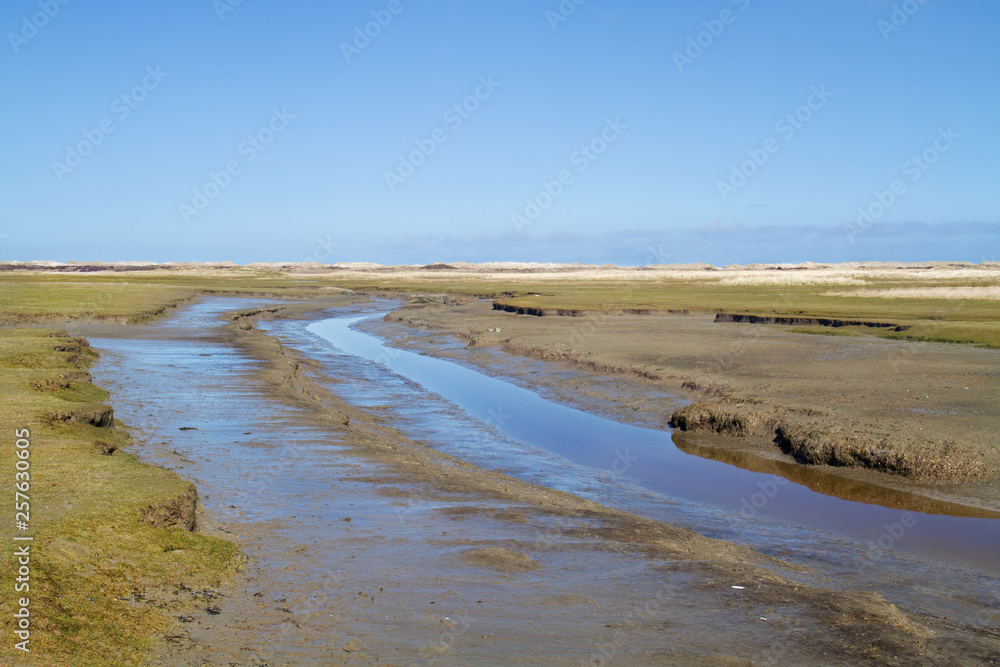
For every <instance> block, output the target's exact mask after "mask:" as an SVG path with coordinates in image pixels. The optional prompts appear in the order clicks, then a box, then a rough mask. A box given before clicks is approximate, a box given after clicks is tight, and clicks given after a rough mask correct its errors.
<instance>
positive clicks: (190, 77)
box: [0, 0, 1000, 265]
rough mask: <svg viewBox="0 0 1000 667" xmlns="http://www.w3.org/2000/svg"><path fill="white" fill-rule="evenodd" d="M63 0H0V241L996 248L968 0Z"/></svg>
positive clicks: (999, 19)
mask: <svg viewBox="0 0 1000 667" xmlns="http://www.w3.org/2000/svg"><path fill="white" fill-rule="evenodd" d="M64 1H65V2H66V4H62V3H61V2H60V0H41V2H40V1H39V0H33V1H28V0H8V1H7V2H5V3H3V5H2V9H0V29H2V33H3V36H4V39H3V44H0V77H2V81H3V91H4V95H3V97H2V99H0V120H2V126H3V131H2V132H0V151H2V157H3V159H2V160H0V235H3V236H0V258H2V259H19V260H29V259H54V260H62V261H66V260H153V261H168V260H179V261H184V260H191V261H201V260H231V261H235V262H240V263H245V262H251V261H284V260H304V259H305V258H307V257H315V258H318V259H323V260H325V261H329V262H335V261H376V262H382V263H426V262H431V261H459V260H472V261H485V260H521V261H584V262H597V263H601V262H614V263H618V264H622V265H638V264H647V263H659V262H693V261H706V262H711V263H715V264H724V263H730V262H751V261H789V262H798V261H806V260H813V261H841V260H877V259H882V260H897V259H898V260H928V259H961V260H970V261H976V262H978V261H982V260H985V259H995V258H996V255H997V253H998V252H1000V195H998V193H1000V179H998V177H1000V160H998V156H1000V120H998V119H1000V39H998V38H997V36H998V35H1000V3H997V2H996V1H995V0H964V1H962V2H946V1H945V0H927V1H926V2H924V3H923V4H920V2H919V1H918V0H908V1H907V2H903V1H899V2H896V4H895V5H893V3H892V2H883V1H880V0H808V1H806V2H803V1H802V0H772V1H771V2H763V1H762V0H713V1H711V2H698V3H693V2H691V3H670V2H660V1H655V2H654V1H642V2H640V1H635V2H621V3H618V2H616V3H612V2H609V1H607V0H585V1H584V2H582V4H580V5H575V4H573V2H572V0H566V2H563V3H562V7H563V8H564V9H565V8H574V11H573V12H572V13H569V12H566V13H567V14H569V15H568V16H563V15H562V14H560V13H559V12H560V2H559V1H558V0H550V1H544V0H533V1H530V2H529V1H526V0H503V1H501V0H494V1H492V2H487V1H477V2H472V1H467V2H457V1H453V2H441V1H436V0H395V1H392V2H391V1H390V0H378V1H374V2H318V1H313V0H303V1H302V2H298V3H285V4H279V3H275V2H264V1H263V0H243V1H242V2H240V3H239V4H235V3H236V2H237V0H217V1H216V2H213V1H212V0H178V1H177V2H171V3H165V2H146V1H135V2H83V0H64ZM234 4H235V6H233V5H234ZM391 10H396V12H397V13H395V14H393V13H392V12H391ZM905 10H909V12H910V13H909V14H908V13H906V11H905ZM46 12H47V14H46ZM372 12H375V16H374V17H373V14H372ZM389 17H391V21H386V19H387V18H389ZM376 18H381V19H382V21H383V22H384V23H387V25H385V26H384V27H383V26H379V25H377V24H371V25H368V26H367V27H368V30H369V32H371V33H377V34H376V36H374V37H371V38H368V41H367V42H366V41H365V40H364V39H356V36H357V35H358V34H359V32H363V31H364V30H365V27H366V24H368V23H369V22H371V21H374V20H376ZM563 19H565V20H563ZM904 19H905V20H904ZM706 22H707V23H706ZM713 32H714V33H716V34H713ZM689 40H691V41H689ZM699 41H700V42H701V45H700V46H697V43H698V42H699ZM345 44H348V45H350V48H345ZM692 44H695V45H696V46H691V45H692ZM678 54H680V55H678ZM681 56H682V57H681ZM484 81H485V82H486V83H485V84H484V83H482V82H484ZM477 92H478V94H479V99H476V97H475V95H476V93H477ZM122 96H125V97H124V99H123V97H122ZM470 96H472V97H471V98H470ZM456 104H457V105H460V111H456V110H455V109H454V107H455V105H456ZM462 105H465V106H464V108H461V107H462ZM803 105H805V106H803ZM810 105H811V107H812V108H810ZM788 114H791V115H792V120H789V119H788V118H787V116H788ZM796 114H798V118H797V119H796V118H795V116H796ZM102 127H103V129H102ZM107 129H111V131H110V132H106V131H105V130H107ZM602 135H603V136H602ZM267 142H270V143H267ZM418 142H419V143H421V144H422V145H423V147H424V149H423V151H422V153H418V154H416V155H414V157H415V159H414V160H413V161H412V162H415V163H419V166H415V167H414V168H413V169H412V174H411V173H410V169H409V167H410V164H404V165H401V164H400V159H401V156H402V157H403V158H404V159H405V160H406V162H407V163H411V160H410V156H411V154H413V152H414V151H421V149H420V148H419V147H418ZM254 144H256V146H255V145H254ZM431 146H433V152H431V150H430V147H431ZM586 146H590V147H591V152H590V153H589V154H588V153H585V152H582V151H581V150H580V149H581V147H586ZM68 149H69V150H68ZM601 151H603V152H601ZM925 151H926V156H925V157H926V158H928V159H932V160H931V161H932V162H933V163H932V164H928V163H927V162H923V161H921V162H920V163H916V162H913V160H912V158H913V157H914V156H921V155H923V154H925ZM81 153H87V154H86V155H80V154H81ZM424 153H430V154H429V155H425V154H424ZM598 153H599V154H598ZM755 156H756V158H757V162H763V164H759V165H758V164H754V163H753V162H748V163H746V164H744V162H745V161H747V160H751V161H752V160H753V158H754V157H755ZM764 157H766V161H764V159H763V158H764ZM251 158H252V159H251ZM922 160H923V158H922ZM227 166H229V167H231V168H232V169H231V172H232V173H225V172H226V169H227ZM734 168H735V169H736V170H737V172H736V173H735V174H734V171H733V170H734ZM741 169H742V172H743V173H740V170H741ZM387 172H388V173H390V174H394V175H387ZM213 173H215V180H216V181H217V182H219V183H222V184H224V185H225V187H219V186H217V185H216V184H215V183H213V176H212V174H213ZM747 174H749V175H747ZM560 178H562V180H563V182H562V183H560V182H559V181H560ZM894 182H895V183H894ZM544 184H548V190H549V192H547V191H546V187H545V185H544ZM894 185H895V186H896V190H897V193H896V194H893V193H892V189H893V186H894ZM206 189H207V192H206ZM196 191H197V193H200V194H196ZM876 193H882V195H881V196H882V199H883V202H882V203H881V204H880V203H879V201H878V199H879V197H878V196H877V194H876ZM202 197H204V199H202ZM529 200H530V201H531V202H532V203H534V205H535V206H538V208H537V209H535V208H533V206H531V205H529ZM883 204H885V205H884V206H883ZM880 207H881V209H883V210H880ZM859 208H861V209H867V210H869V212H870V213H871V214H872V215H871V217H870V218H869V219H868V220H865V219H860V220H859V216H860V214H859ZM845 225H846V226H845Z"/></svg>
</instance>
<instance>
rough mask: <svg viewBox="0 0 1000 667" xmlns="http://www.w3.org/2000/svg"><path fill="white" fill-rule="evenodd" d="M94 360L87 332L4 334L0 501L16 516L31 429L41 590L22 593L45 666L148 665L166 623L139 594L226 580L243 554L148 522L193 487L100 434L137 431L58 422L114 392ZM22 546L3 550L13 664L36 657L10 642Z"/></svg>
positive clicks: (8, 654) (5, 648)
mask: <svg viewBox="0 0 1000 667" xmlns="http://www.w3.org/2000/svg"><path fill="white" fill-rule="evenodd" d="M95 358H96V355H95V353H94V352H93V351H92V350H90V348H89V347H87V346H84V345H81V344H80V341H79V339H72V338H69V337H66V336H65V335H61V334H60V333H59V332H55V331H50V330H44V329H7V330H0V365H2V372H0V394H2V395H3V396H4V401H3V403H2V405H0V434H2V435H0V479H2V480H3V484H2V485H0V504H2V505H3V507H6V508H8V511H10V516H9V520H10V521H11V522H13V521H14V516H13V511H12V510H11V509H10V508H13V507H14V501H15V498H14V491H15V490H14V488H13V484H12V482H14V481H15V480H14V474H15V462H16V461H17V460H18V459H17V458H16V456H15V453H14V452H15V447H14V442H15V431H16V430H19V429H25V428H26V429H29V430H30V434H31V436H30V442H31V446H30V450H29V451H30V457H29V459H28V461H29V463H30V469H29V470H28V473H29V475H30V479H29V480H28V481H29V483H30V490H29V492H28V496H29V498H30V506H31V511H30V519H31V520H30V526H31V530H30V532H29V533H23V534H30V535H33V536H34V538H35V539H34V541H33V542H31V543H30V544H31V574H30V582H29V585H30V590H29V591H27V592H22V593H18V594H17V596H18V597H20V596H21V595H23V596H24V597H27V598H28V599H29V600H30V609H31V618H32V627H31V630H32V634H31V644H30V647H31V652H32V655H33V656H36V657H39V658H42V659H43V662H44V664H46V665H137V664H143V662H144V659H145V656H146V654H147V651H148V649H149V646H150V641H151V640H150V637H152V636H153V635H154V634H155V633H157V632H160V631H162V630H163V629H164V628H165V626H166V622H167V621H166V616H165V614H164V613H163V612H161V611H159V610H156V609H153V608H151V607H150V606H149V605H148V604H146V603H142V602H138V601H137V598H136V594H138V595H139V596H145V595H147V594H148V593H150V592H152V591H154V590H155V591H160V592H163V591H169V589H170V587H172V586H176V585H177V584H179V583H180V582H183V583H184V584H186V585H188V586H191V587H193V588H197V587H201V588H204V587H207V586H213V585H218V584H219V583H220V581H221V580H222V578H223V577H225V576H226V575H227V574H228V573H230V572H231V571H232V570H233V569H234V567H235V566H236V565H237V564H238V562H239V560H240V558H241V556H240V553H239V550H238V549H237V547H236V546H235V545H233V544H231V543H229V542H225V541H222V540H218V539H215V538H211V537H207V536H204V535H199V534H197V533H189V532H187V531H183V530H166V529H161V528H154V527H152V526H150V525H147V524H146V523H143V522H142V521H141V520H140V514H139V508H143V507H147V506H148V505H150V504H158V503H161V502H163V501H164V500H166V499H170V498H174V497H176V496H178V495H181V494H183V493H184V492H185V491H186V490H187V489H188V483H187V482H185V481H184V480H183V479H181V478H180V477H178V476H177V475H175V474H173V473H171V472H169V471H166V470H163V469H161V468H157V467H154V466H151V465H147V464H145V463H142V462H140V461H139V460H137V459H136V458H135V457H133V456H131V455H129V454H127V453H124V452H122V451H117V452H115V453H114V455H113V456H104V455H102V454H100V453H98V451H97V446H96V445H95V443H96V442H98V441H103V442H110V443H112V444H114V445H115V446H117V447H118V448H119V449H120V448H122V447H124V446H126V445H127V444H128V439H129V437H128V432H127V430H125V429H123V428H120V427H119V428H115V429H107V428H97V427H95V426H91V425H89V424H77V423H71V424H47V420H46V419H45V416H46V415H48V414H50V413H53V412H64V413H65V412H74V411H79V410H86V409H88V408H92V407H94V406H99V405H100V404H102V403H103V402H104V401H105V400H106V399H107V393H106V392H104V391H103V390H101V389H100V388H98V387H95V386H94V385H92V384H90V383H89V382H88V381H87V377H86V375H85V369H86V367H87V366H88V365H89V364H90V363H91V362H92V361H93V360H94V359H95ZM8 525H10V528H9V530H10V531H11V532H14V528H13V526H12V525H11V524H8ZM8 544H13V542H12V541H9V542H8ZM13 551H14V549H13V547H7V548H4V549H3V551H2V558H0V589H2V590H4V591H5V595H4V596H3V598H2V599H3V600H4V602H5V604H4V605H3V616H2V619H0V627H2V630H0V632H2V634H3V636H4V637H7V638H8V640H7V641H5V642H3V644H0V663H5V664H9V663H10V662H12V661H13V660H14V659H15V658H17V657H20V658H22V659H23V658H24V657H25V656H24V655H23V654H22V653H21V652H20V651H17V650H16V649H14V648H13V643H14V642H13V640H12V639H11V638H12V637H13V634H12V633H13V629H14V628H13V619H12V614H13V612H14V609H13V600H14V597H15V593H14V585H15V581H14V578H15V576H16V571H17V567H18V563H17V562H16V558H15V556H14V553H13ZM167 595H169V593H167ZM40 664H42V663H40Z"/></svg>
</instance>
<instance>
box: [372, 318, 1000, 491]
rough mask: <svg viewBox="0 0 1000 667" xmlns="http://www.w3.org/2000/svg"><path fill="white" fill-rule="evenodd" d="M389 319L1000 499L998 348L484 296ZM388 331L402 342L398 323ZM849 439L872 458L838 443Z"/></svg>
mask: <svg viewBox="0 0 1000 667" xmlns="http://www.w3.org/2000/svg"><path fill="white" fill-rule="evenodd" d="M386 319H387V320H388V321H392V322H399V323H401V324H405V325H407V326H408V327H409V328H410V329H411V330H412V331H413V332H414V334H418V333H419V332H420V330H421V329H423V330H425V331H436V332H442V333H449V334H452V335H455V336H458V337H460V338H461V339H462V340H464V341H467V342H468V344H469V345H470V346H473V347H482V348H487V349H491V350H503V351H504V352H507V353H513V354H520V355H525V356H530V357H533V358H536V359H544V360H547V361H552V362H554V363H556V364H562V365H564V366H568V367H575V368H581V369H587V370H591V371H595V372H596V374H597V375H598V376H604V377H615V378H616V381H617V384H616V386H615V387H614V388H613V389H612V390H610V391H609V390H608V388H607V387H606V386H602V384H601V383H586V382H578V383H576V385H575V386H573V387H567V388H561V387H560V386H559V383H558V382H551V383H549V387H548V389H549V390H550V391H553V392H555V393H556V394H557V395H558V394H560V393H561V394H562V400H564V401H566V402H571V403H572V402H573V400H574V399H573V396H572V395H574V394H575V395H577V396H586V397H588V399H591V400H592V399H599V400H600V401H601V402H602V404H603V405H604V406H605V408H604V409H605V411H606V412H607V413H608V414H609V416H614V417H616V418H619V419H625V420H628V421H633V422H637V423H641V424H644V425H649V426H653V427H658V428H665V427H666V426H667V425H668V423H670V421H671V418H675V421H676V416H677V414H678V413H680V414H686V415H687V416H688V417H689V418H691V421H696V420H697V417H699V416H701V415H708V416H710V417H718V416H719V415H722V416H727V417H731V420H730V422H729V423H730V424H732V423H734V422H735V423H736V424H737V426H738V427H739V429H738V430H736V429H732V428H730V429H729V430H727V429H726V428H724V427H719V422H721V421H722V420H719V419H716V421H715V422H711V423H710V422H709V420H708V419H703V420H702V421H701V422H700V423H695V424H693V425H689V427H690V428H691V430H692V431H698V432H706V431H707V432H713V431H716V430H719V431H721V432H722V433H723V434H724V435H738V436H740V437H737V438H718V437H715V438H701V439H700V442H701V443H702V444H708V445H711V446H714V447H716V448H722V449H727V448H728V449H741V450H745V451H749V452H754V453H756V454H757V455H759V456H762V457H768V458H774V457H778V458H784V459H786V460H795V459H798V460H799V461H800V462H808V463H824V464H836V466H839V468H840V469H839V470H838V472H840V473H842V474H843V475H845V476H847V477H855V478H861V479H865V480H866V481H869V482H874V483H876V484H881V485H884V486H887V487H891V488H898V489H905V490H908V491H915V492H918V493H922V494H925V495H927V496H929V497H933V498H938V499H942V500H947V501H951V502H957V503H961V504H965V505H968V506H971V507H979V508H983V509H987V510H991V511H997V510H1000V484H998V483H997V479H998V476H1000V431H998V430H997V428H996V426H997V424H998V423H1000V402H998V400H997V399H998V397H1000V351H997V350H989V349H982V348H975V347H970V346H963V345H947V344H938V343H911V342H903V341H891V340H884V339H880V338H875V337H867V336H864V337H843V336H821V335H808V334H798V333H791V332H788V331H787V329H786V328H783V327H782V326H780V325H757V324H734V323H715V322H714V321H713V320H714V318H713V316H711V315H696V314H692V315H641V316H628V315H624V316H601V315H595V316H587V317H533V316H528V315H515V314H511V313H504V312H499V311H494V310H492V307H491V304H489V303H487V302H470V303H465V304H463V305H457V306H446V305H439V304H416V303H413V304H408V305H407V306H406V307H404V308H403V309H401V310H400V311H398V312H396V313H393V314H391V315H389V316H387V318H386ZM491 329H494V331H490V330H491ZM495 329H499V331H495ZM395 338H396V340H395V342H396V343H397V344H403V345H405V344H406V343H407V334H406V333H403V332H400V333H397V335H396V337H395ZM414 340H416V337H414ZM533 382H535V383H538V382H542V383H543V384H545V383H544V379H542V380H539V379H538V378H534V379H533ZM588 384H589V386H588ZM649 387H654V388H657V389H660V390H662V391H666V392H670V393H678V392H679V393H680V394H681V395H682V396H684V397H686V398H687V400H689V401H691V403H692V405H691V406H689V407H688V408H686V409H681V410H679V411H678V410H676V409H675V408H674V406H672V405H669V404H668V405H664V404H663V402H662V401H648V400H642V399H641V397H642V395H643V393H644V392H646V391H648V389H649ZM692 415H693V417H692ZM776 421H777V422H779V423H784V424H785V425H786V426H787V427H788V428H789V429H793V428H794V429H800V430H802V431H805V430H808V431H809V432H810V433H812V434H813V440H815V441H817V442H819V443H820V444H821V445H823V446H825V447H827V448H828V455H829V458H828V459H826V460H817V457H813V458H810V452H805V454H806V456H805V457H803V456H802V454H803V452H801V451H797V450H795V449H794V448H792V447H789V446H788V444H787V443H780V442H776V440H778V438H777V437H776V434H775V422H776ZM713 427H718V428H713ZM734 430H735V431H736V432H734ZM695 441H698V440H697V439H695ZM782 445H784V446H782ZM847 450H850V451H859V450H863V452H864V453H865V454H867V455H868V456H867V457H861V458H860V459H859V458H858V457H851V456H846V455H843V452H844V451H847ZM838 454H840V455H841V456H840V460H837V456H838ZM789 455H792V456H789ZM793 456H794V458H793ZM900 456H902V457H904V458H901V459H898V458H897V457H900ZM897 460H903V461H905V462H912V463H913V465H912V466H910V468H907V467H906V466H897V465H894V463H895V462H896V461H897ZM824 467H825V468H831V466H829V465H826V466H824ZM835 469H836V468H835Z"/></svg>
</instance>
